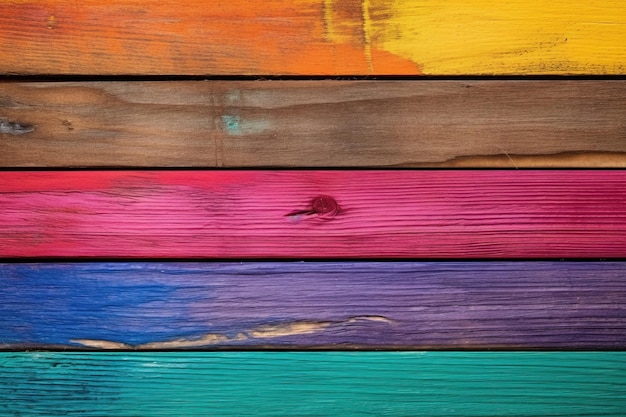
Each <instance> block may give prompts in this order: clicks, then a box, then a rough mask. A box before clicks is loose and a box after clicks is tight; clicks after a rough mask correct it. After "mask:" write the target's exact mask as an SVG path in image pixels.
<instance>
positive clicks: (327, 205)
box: [287, 195, 341, 221]
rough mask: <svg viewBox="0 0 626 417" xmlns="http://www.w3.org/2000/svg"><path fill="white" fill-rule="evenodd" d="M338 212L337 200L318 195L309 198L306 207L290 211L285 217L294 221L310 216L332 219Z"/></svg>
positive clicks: (339, 208) (339, 209)
mask: <svg viewBox="0 0 626 417" xmlns="http://www.w3.org/2000/svg"><path fill="white" fill-rule="evenodd" d="M339 213H341V207H339V204H338V203H337V200H335V199H334V198H333V197H331V196H328V195H320V196H317V197H315V198H313V199H312V200H311V202H310V204H309V208H308V209H305V210H296V211H292V212H291V213H289V214H287V217H289V218H290V219H291V220H296V221H297V220H302V219H304V218H307V217H310V216H316V217H318V218H321V219H332V218H333V217H335V216H337V215H338V214H339Z"/></svg>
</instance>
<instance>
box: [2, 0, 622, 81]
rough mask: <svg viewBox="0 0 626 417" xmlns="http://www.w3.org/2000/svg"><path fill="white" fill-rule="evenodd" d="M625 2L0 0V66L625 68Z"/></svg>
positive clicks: (218, 70)
mask: <svg viewBox="0 0 626 417" xmlns="http://www.w3.org/2000/svg"><path fill="white" fill-rule="evenodd" d="M625 24H626V11H625V8H624V6H623V2H622V0H596V1H593V2H589V1H583V0H510V1H507V2H494V1H490V0H446V1H441V0H272V1H256V2H255V1H248V0H215V1H211V2H206V1H201V0H189V1H185V2H179V1H174V0H163V1H158V2H155V1H150V0H111V1H108V0H84V1H81V2H68V1H61V0H2V1H0V57H2V59H1V60H0V73H20V74H42V73H43V74H50V73H54V74H187V75H190V74H196V75H198V74H200V75H206V74H229V75H232V74H257V75H258V74H273V75H276V74H278V75H280V74H300V75H309V74H328V75H334V74H359V75H365V74H412V75H416V74H432V75H467V74H622V73H624V71H625V70H626V68H625V65H624V62H626V50H625V48H624V44H625V43H626V31H625V30H624V25H625Z"/></svg>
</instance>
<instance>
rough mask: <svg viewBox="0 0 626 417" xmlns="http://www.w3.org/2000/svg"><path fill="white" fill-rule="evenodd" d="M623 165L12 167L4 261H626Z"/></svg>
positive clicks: (4, 178) (2, 235) (3, 198)
mask: <svg viewBox="0 0 626 417" xmlns="http://www.w3.org/2000/svg"><path fill="white" fill-rule="evenodd" d="M625 186H626V171H621V170H616V171H575V170H571V171H532V170H530V171H510V170H500V171H498V170H490V171H471V170H470V171H365V170H362V171H57V172H46V171H35V172H28V171H4V172H1V173H0V207H2V208H3V213H2V216H0V255H1V256H3V257H39V256H52V257H64V256H70V257H94V256H111V257H210V258H219V257H226V258H232V257H235V258H254V257H307V258H310V257H346V256H348V257H377V256H379V257H425V258H453V257H461V258H475V257H495V258H498V257H510V258H518V257H624V256H625V255H626V205H625V204H624V203H625V202H626V194H625V193H624V187H625Z"/></svg>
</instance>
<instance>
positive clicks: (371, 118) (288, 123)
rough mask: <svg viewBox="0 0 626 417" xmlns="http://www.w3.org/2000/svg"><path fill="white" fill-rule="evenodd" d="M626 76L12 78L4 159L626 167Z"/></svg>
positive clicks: (1, 88)
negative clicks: (603, 78)
mask: <svg viewBox="0 0 626 417" xmlns="http://www.w3.org/2000/svg"><path fill="white" fill-rule="evenodd" d="M625 118H626V82H625V81H617V80H614V81H597V80H596V81H582V80H577V81H562V80H561V81H559V80H552V81H528V80H527V81H510V80H509V81H494V80H490V81H436V80H430V81H428V82H405V81H404V82H403V81H379V82H376V81H366V82H354V81H305V82H302V81H296V82H294V81H283V82H281V81H267V82H263V81H249V82H237V81H229V82H224V81H192V82H94V83H92V82H79V83H37V82H35V83H7V82H5V83H0V165H1V166H5V167H28V166H38V167H47V166H49V167H68V166H92V167H93V166H95V167H104V166H127V167H128V166H130V167H140V166H146V167H151V166H157V167H159V166H161V167H163V166H197V167H259V166H265V167H303V166H306V167H350V166H354V167H363V166H365V167H397V166H401V167H426V166H427V167H437V166H447V167H450V166H452V167H459V166H461V167H462V166H465V167H484V166H488V167H494V166H499V167H507V168H516V167H564V166H570V167H597V166H603V167H609V166H610V167H626V141H625V140H624V138H625V137H626V128H625V125H624V123H623V121H624V119H625Z"/></svg>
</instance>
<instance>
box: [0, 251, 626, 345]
mask: <svg viewBox="0 0 626 417" xmlns="http://www.w3.org/2000/svg"><path fill="white" fill-rule="evenodd" d="M0 300H2V303H1V304H0V349H12V350H13V349H44V348H57V349H67V348H71V349H77V348H80V347H83V348H101V349H197V348H210V349H216V348H217V349H228V348H235V349H237V348H241V347H248V348H255V349H267V348H272V349H294V348H296V349H310V348H316V349H338V348H339V349H342V348H343V349H347V348H350V349H372V348H376V349H380V348H388V349H394V348H396V349H397V348H403V349H418V350H422V349H477V348H483V349H495V348H507V349H537V348H550V349H557V348H560V349H574V348H585V349H623V348H626V341H625V340H624V334H626V310H625V309H624V305H626V263H624V262H604V263H598V262H576V263H572V262H469V263H468V262H428V263H423V262H384V263H374V262H362V263H354V262H340V263H335V262H324V263H311V262H307V263H301V262H298V263H295V262H282V263H274V262H263V263H255V262H252V263H160V262H159V263H123V262H122V263H120V262H115V263H79V264H55V263H52V264H0Z"/></svg>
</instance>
